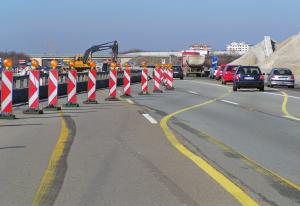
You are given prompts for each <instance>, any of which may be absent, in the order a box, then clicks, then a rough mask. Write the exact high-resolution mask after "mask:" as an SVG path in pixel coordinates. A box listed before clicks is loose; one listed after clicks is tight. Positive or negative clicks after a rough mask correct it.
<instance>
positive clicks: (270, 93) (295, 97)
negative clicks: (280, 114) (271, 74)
mask: <svg viewBox="0 0 300 206" xmlns="http://www.w3.org/2000/svg"><path fill="white" fill-rule="evenodd" d="M260 94H269V95H274V96H281V97H283V95H282V94H276V93H272V92H262V93H260ZM288 97H289V98H294V99H300V97H297V96H290V95H288Z"/></svg>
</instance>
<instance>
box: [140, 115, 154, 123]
mask: <svg viewBox="0 0 300 206" xmlns="http://www.w3.org/2000/svg"><path fill="white" fill-rule="evenodd" d="M143 116H144V117H145V118H146V119H147V120H148V121H149V122H150V123H151V124H158V122H157V121H156V120H155V119H154V118H153V117H151V116H150V114H143Z"/></svg>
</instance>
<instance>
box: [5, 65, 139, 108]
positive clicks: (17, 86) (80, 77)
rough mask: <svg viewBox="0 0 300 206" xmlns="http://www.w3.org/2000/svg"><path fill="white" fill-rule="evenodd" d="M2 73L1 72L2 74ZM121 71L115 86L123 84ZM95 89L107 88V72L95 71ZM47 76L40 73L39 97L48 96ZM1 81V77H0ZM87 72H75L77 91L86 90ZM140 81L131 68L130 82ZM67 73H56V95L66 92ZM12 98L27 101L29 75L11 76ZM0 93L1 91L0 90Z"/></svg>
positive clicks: (14, 102)
mask: <svg viewBox="0 0 300 206" xmlns="http://www.w3.org/2000/svg"><path fill="white" fill-rule="evenodd" d="M2 75H3V74H2ZM123 76H124V72H123V71H118V72H117V86H120V85H122V84H123ZM96 77H97V78H96V89H100V88H107V87H108V83H109V72H97V76H96ZM48 78H49V74H43V73H41V74H40V81H39V83H40V85H39V99H47V98H48ZM0 80H1V83H2V82H4V81H2V78H1V77H0ZM87 81H88V72H78V73H77V88H76V90H77V92H86V91H87V84H88V82H87ZM140 81H141V70H138V69H133V70H131V82H132V83H136V82H140ZM67 82H68V75H67V73H63V74H59V75H58V92H57V93H58V96H63V95H66V94H67V88H68V86H67ZM12 83H13V84H12V85H11V86H12V88H13V92H12V100H13V104H18V103H26V102H27V101H28V87H29V75H24V76H13V77H12ZM2 90H3V91H4V90H5V86H4V87H3V86H2ZM0 93H1V91H0Z"/></svg>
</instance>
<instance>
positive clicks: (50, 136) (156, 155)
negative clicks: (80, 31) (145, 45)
mask: <svg viewBox="0 0 300 206" xmlns="http://www.w3.org/2000/svg"><path fill="white" fill-rule="evenodd" d="M99 94H100V95H99ZM171 95H172V94H170V96H171ZM105 97H107V91H103V90H100V91H99V92H98V100H99V102H100V104H98V105H82V106H81V107H79V108H70V109H66V108H65V109H64V110H63V113H62V116H61V114H60V113H59V112H46V114H44V115H23V114H22V110H24V109H25V108H26V106H21V107H19V108H17V109H16V110H15V113H16V115H17V117H18V118H19V119H18V120H15V121H8V120H1V122H0V126H1V138H0V144H1V145H2V147H3V148H2V149H1V150H0V152H1V155H0V163H1V165H5V166H1V167H0V178H1V183H2V184H1V185H2V186H1V189H0V194H1V204H3V205H31V203H32V201H33V200H34V202H33V205H202V204H205V205H239V204H238V202H237V201H236V200H235V199H234V198H233V197H232V196H231V195H230V194H229V193H228V192H226V191H225V190H224V189H223V188H222V187H221V186H220V185H219V184H217V183H216V182H215V181H214V180H212V179H211V178H210V177H209V176H208V175H207V174H206V173H204V172H203V171H201V170H199V168H198V167H196V166H195V165H194V164H193V163H192V162H190V161H188V160H187V159H186V158H185V157H183V156H182V155H181V154H179V153H178V152H177V151H176V150H175V149H174V148H173V147H172V146H171V145H170V144H169V142H168V141H167V139H166V138H165V136H164V134H163V132H162V130H161V128H160V126H159V124H152V123H151V122H150V121H149V120H148V119H146V118H145V117H144V116H143V114H146V113H150V112H151V110H148V109H147V108H145V107H142V106H137V105H132V104H129V103H128V102H126V101H120V102H106V101H104V98H105ZM149 97H150V96H149ZM149 97H147V98H149ZM85 98H86V94H82V95H79V100H78V102H79V103H81V102H82V101H83V100H84V99H85ZM139 98H142V97H139ZM145 98H146V97H145ZM59 102H60V104H61V103H62V102H65V98H63V99H60V100H59ZM191 103H192V102H191ZM43 104H44V105H45V103H43ZM157 120H158V119H157ZM63 122H64V123H63ZM64 124H65V125H64ZM65 127H66V128H67V131H68V132H67V133H68V136H67V137H64V133H63V135H62V131H61V130H62V128H65ZM16 128H18V129H16ZM66 128H65V129H66ZM3 134H5V135H3ZM61 138H62V139H63V140H64V142H60V143H59V144H57V142H58V141H59V140H60V139H61ZM64 138H66V139H64ZM63 146H64V147H63ZM60 148H64V149H63V153H62V155H61V156H60V155H57V153H59V150H60ZM58 157H59V159H57V160H55V162H54V161H53V158H54V159H56V158H58ZM49 159H50V160H51V164H50V162H49V164H48V161H49ZM56 163H57V164H56ZM53 172H56V173H55V174H54V176H51V175H53ZM49 175H50V176H49ZM39 187H42V190H38V188H39ZM37 197H38V198H37ZM37 199H38V200H37ZM35 200H37V202H36V201H35ZM39 200H41V201H40V202H39Z"/></svg>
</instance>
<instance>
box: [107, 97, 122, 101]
mask: <svg viewBox="0 0 300 206" xmlns="http://www.w3.org/2000/svg"><path fill="white" fill-rule="evenodd" d="M105 101H120V100H119V99H118V98H117V97H107V98H106V99H105Z"/></svg>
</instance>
